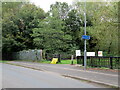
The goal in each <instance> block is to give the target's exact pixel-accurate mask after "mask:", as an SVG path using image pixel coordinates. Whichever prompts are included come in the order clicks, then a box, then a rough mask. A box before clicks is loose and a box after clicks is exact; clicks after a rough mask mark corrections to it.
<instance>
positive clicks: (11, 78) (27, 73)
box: [0, 64, 98, 88]
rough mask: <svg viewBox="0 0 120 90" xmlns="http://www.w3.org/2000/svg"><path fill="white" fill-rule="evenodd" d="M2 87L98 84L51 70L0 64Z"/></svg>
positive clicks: (57, 86) (94, 86)
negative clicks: (0, 68)
mask: <svg viewBox="0 0 120 90" xmlns="http://www.w3.org/2000/svg"><path fill="white" fill-rule="evenodd" d="M0 65H1V64H0ZM2 88H98V86H96V85H93V84H91V83H87V82H84V81H80V80H75V79H71V78H67V77H63V76H60V75H59V74H55V73H52V72H47V71H38V70H33V69H29V68H24V67H19V66H13V65H8V64H2Z"/></svg>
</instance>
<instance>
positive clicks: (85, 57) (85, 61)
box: [84, 0, 87, 70]
mask: <svg viewBox="0 0 120 90" xmlns="http://www.w3.org/2000/svg"><path fill="white" fill-rule="evenodd" d="M84 16H85V21H84V22H85V29H84V35H86V0H85V12H84ZM86 52H87V51H86V39H85V40H84V70H86V63H87V60H86V59H87V56H86Z"/></svg>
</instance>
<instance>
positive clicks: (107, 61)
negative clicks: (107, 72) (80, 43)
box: [77, 56, 120, 69]
mask: <svg viewBox="0 0 120 90" xmlns="http://www.w3.org/2000/svg"><path fill="white" fill-rule="evenodd" d="M77 64H82V65H83V66H84V56H78V57H77ZM87 66H91V67H106V68H110V69H120V57H98V56H89V57H87Z"/></svg>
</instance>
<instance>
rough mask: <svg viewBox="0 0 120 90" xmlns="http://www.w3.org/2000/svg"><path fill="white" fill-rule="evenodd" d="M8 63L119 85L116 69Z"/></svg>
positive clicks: (102, 83) (79, 78) (93, 81)
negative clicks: (85, 68)
mask: <svg viewBox="0 0 120 90" xmlns="http://www.w3.org/2000/svg"><path fill="white" fill-rule="evenodd" d="M8 64H13V65H18V66H22V67H26V68H31V69H35V70H40V71H48V72H53V73H57V74H60V75H62V76H65V77H69V78H74V79H77V80H83V81H88V82H92V83H97V84H101V85H106V86H110V87H119V86H120V85H119V84H120V83H119V79H118V78H119V75H118V73H120V72H118V70H96V69H87V70H84V69H83V67H80V66H78V65H70V64H43V63H36V62H22V61H21V62H20V61H19V62H18V61H11V62H8Z"/></svg>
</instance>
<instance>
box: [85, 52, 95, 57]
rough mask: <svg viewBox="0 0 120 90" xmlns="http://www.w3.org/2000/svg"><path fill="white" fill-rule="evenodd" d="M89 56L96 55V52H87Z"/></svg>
mask: <svg viewBox="0 0 120 90" xmlns="http://www.w3.org/2000/svg"><path fill="white" fill-rule="evenodd" d="M87 56H95V52H87Z"/></svg>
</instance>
